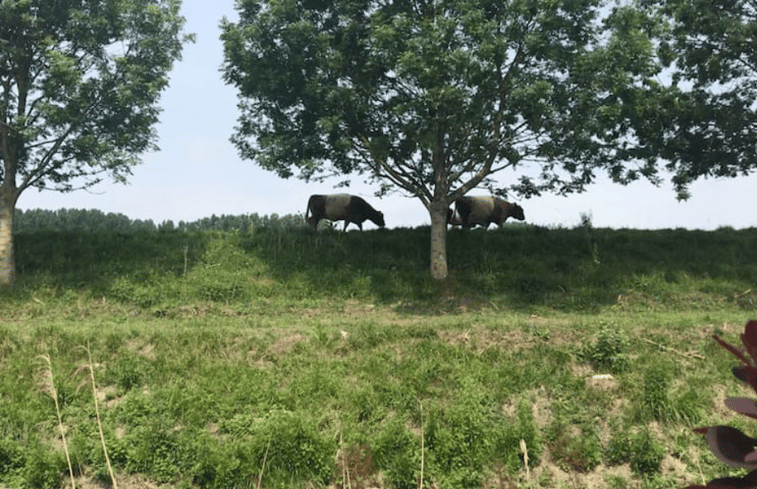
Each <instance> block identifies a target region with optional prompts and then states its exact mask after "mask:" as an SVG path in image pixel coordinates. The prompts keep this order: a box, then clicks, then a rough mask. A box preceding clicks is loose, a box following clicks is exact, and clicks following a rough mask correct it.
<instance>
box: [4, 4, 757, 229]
mask: <svg viewBox="0 0 757 489" xmlns="http://www.w3.org/2000/svg"><path fill="white" fill-rule="evenodd" d="M234 3H235V2H234V0H214V1H212V2H208V1H207V0H184V3H183V8H182V10H183V15H184V17H185V18H186V20H187V23H186V32H188V33H194V34H196V36H197V39H196V42H195V43H194V44H187V45H186V46H185V48H184V52H183V54H182V60H181V61H178V62H177V63H176V64H175V66H174V69H173V71H172V72H171V83H170V86H169V87H168V88H167V89H166V91H165V92H164V93H163V96H162V97H161V101H160V104H161V107H162V109H163V112H162V114H161V122H160V124H159V125H158V126H157V127H156V129H157V132H158V137H159V141H158V145H159V146H160V151H157V152H152V153H147V154H145V155H144V156H143V162H144V163H143V164H142V165H139V166H137V167H135V168H134V169H133V175H132V177H131V178H130V179H129V184H127V185H123V184H115V183H110V182H103V183H101V184H99V185H98V186H95V187H93V188H91V189H89V190H86V191H85V190H79V191H76V192H71V193H67V194H61V193H57V192H51V191H43V192H39V191H37V190H35V189H29V190H26V191H25V192H24V193H22V194H21V196H20V198H19V201H18V204H17V208H18V209H23V210H29V209H51V210H56V209H61V208H69V209H73V208H75V209H99V210H101V211H103V212H106V213H110V212H114V213H120V214H124V215H126V216H128V217H129V218H131V219H143V220H146V219H151V220H152V221H153V222H155V223H156V224H158V223H160V222H163V221H167V220H172V221H174V222H175V223H178V222H179V221H187V222H191V221H195V220H197V219H201V218H203V217H210V216H211V215H213V214H215V215H222V214H226V215H240V214H251V213H257V214H258V215H261V216H263V215H272V214H278V215H279V216H283V215H286V214H296V213H303V214H304V212H305V207H306V204H307V199H308V196H309V195H311V194H317V193H326V194H327V193H343V192H348V193H351V194H354V195H360V196H361V197H363V198H365V199H366V200H367V201H368V202H369V203H371V204H372V205H373V207H375V208H377V209H378V210H380V211H382V212H383V213H384V217H385V221H386V224H387V227H389V228H394V227H416V226H421V225H428V224H429V223H430V222H431V220H430V218H429V215H428V212H427V211H426V209H425V207H424V206H423V204H422V203H421V202H420V200H419V199H417V198H410V197H407V196H405V195H403V194H401V193H399V192H397V193H394V194H391V195H388V196H384V197H382V198H381V199H379V198H377V197H375V195H374V194H375V191H376V189H377V187H375V186H370V185H368V184H366V183H365V182H362V181H361V180H360V179H359V177H358V178H357V179H354V180H353V183H352V185H351V186H350V187H349V188H347V189H343V188H334V185H335V184H336V183H337V180H334V181H330V182H329V181H327V182H324V183H306V182H303V181H301V180H297V179H295V178H290V179H286V180H285V179H281V178H279V177H278V176H276V174H274V173H271V172H268V171H266V170H263V169H262V168H259V167H257V166H256V165H255V163H254V162H252V161H248V160H242V159H241V158H240V157H239V155H238V154H237V151H236V148H235V147H234V146H233V145H232V143H231V142H230V140H229V139H230V137H231V135H232V134H233V132H234V126H235V125H236V121H237V118H238V116H239V112H238V109H237V93H236V90H235V88H234V87H232V86H229V85H226V84H224V82H223V80H222V78H221V71H220V68H221V66H222V62H223V47H222V44H221V41H220V40H219V35H220V27H219V24H220V21H221V19H222V18H223V17H224V16H225V17H226V18H228V19H230V20H232V21H235V20H236V19H237V15H236V12H235V10H234ZM497 175H498V176H497V180H498V181H499V182H500V183H501V185H502V187H506V186H508V185H510V184H511V183H514V182H515V181H516V180H517V175H516V174H513V173H499V174H497ZM755 189H757V175H751V176H748V177H737V178H733V179H704V180H699V181H697V182H695V183H694V184H693V185H692V186H691V189H690V190H691V194H692V197H691V198H690V199H689V200H688V201H685V202H679V201H677V200H676V196H675V192H674V191H673V189H672V186H671V185H670V183H669V179H668V181H667V182H666V183H665V184H663V185H661V186H659V187H656V186H654V185H652V184H651V183H648V182H646V181H639V182H635V183H633V184H630V185H628V186H625V187H624V186H621V185H618V184H613V183H611V182H610V181H609V180H607V179H605V178H599V179H598V180H597V182H596V183H595V184H593V185H592V186H590V187H589V188H588V190H587V191H586V192H584V193H582V194H575V195H571V196H568V197H559V196H554V195H544V196H540V197H534V198H531V199H528V200H519V199H517V198H513V199H512V200H514V201H516V202H518V203H519V204H520V205H521V206H522V207H523V208H524V210H525V215H526V222H527V223H530V224H533V225H539V226H564V227H573V226H576V225H578V224H579V223H580V222H581V219H582V216H587V217H590V218H591V222H592V224H593V225H594V226H595V227H609V228H616V229H619V228H635V229H666V228H687V229H703V230H714V229H717V228H719V227H726V226H730V227H733V228H736V229H741V228H748V227H754V226H757V213H756V212H755V211H754V208H753V207H752V205H754V204H751V205H748V204H747V200H748V197H749V196H750V195H754V192H755ZM485 193H486V191H485V190H473V191H471V192H470V194H471V195H483V194H485ZM373 227H374V226H373V223H371V222H370V221H366V223H365V226H364V228H365V229H371V228H373ZM353 228H354V226H353Z"/></svg>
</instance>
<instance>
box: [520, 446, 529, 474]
mask: <svg viewBox="0 0 757 489" xmlns="http://www.w3.org/2000/svg"><path fill="white" fill-rule="evenodd" d="M520 453H522V454H523V465H525V466H526V480H527V481H529V482H530V481H531V469H530V468H529V467H528V447H527V446H526V440H521V441H520Z"/></svg>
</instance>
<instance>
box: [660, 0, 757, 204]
mask: <svg viewBox="0 0 757 489" xmlns="http://www.w3.org/2000/svg"><path fill="white" fill-rule="evenodd" d="M645 4H646V6H647V7H648V8H649V9H650V10H653V9H656V11H657V12H658V14H659V15H660V16H661V18H662V19H664V20H666V21H667V22H668V25H669V29H668V30H667V31H666V32H665V33H664V34H666V35H665V36H663V37H662V38H661V39H662V42H661V43H660V44H659V47H660V54H661V59H662V60H663V62H664V63H665V65H666V67H667V69H668V71H667V74H668V75H669V77H670V80H671V86H672V88H674V89H676V90H677V91H676V92H674V93H673V92H671V98H669V103H667V104H663V105H662V107H663V108H664V115H663V117H665V118H666V119H667V121H668V122H667V124H666V125H665V128H664V130H663V131H661V132H659V133H658V134H656V135H655V136H656V137H651V138H649V139H648V140H647V141H646V142H647V143H649V144H650V145H651V146H654V147H656V148H658V149H657V151H658V152H659V154H660V155H662V156H663V157H664V158H665V159H667V160H668V165H667V166H668V168H669V169H670V170H671V171H672V172H673V173H674V180H673V181H674V183H675V185H676V188H677V190H678V192H679V195H680V197H682V198H686V197H688V190H687V189H688V185H689V183H690V182H692V181H694V180H696V179H698V178H700V177H709V176H713V177H734V176H738V175H745V174H748V173H751V172H753V171H754V170H755V168H757V104H756V103H755V101H756V100H757V2H755V1H754V0H652V1H647V2H645Z"/></svg>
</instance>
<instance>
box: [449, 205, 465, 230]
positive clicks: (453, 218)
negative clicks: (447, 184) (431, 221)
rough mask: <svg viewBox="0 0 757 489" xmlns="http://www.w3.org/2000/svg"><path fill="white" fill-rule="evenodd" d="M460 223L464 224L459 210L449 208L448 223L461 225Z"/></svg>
mask: <svg viewBox="0 0 757 489" xmlns="http://www.w3.org/2000/svg"><path fill="white" fill-rule="evenodd" d="M460 224H462V223H461V222H460V215H459V214H458V213H457V212H455V211H453V210H452V208H451V207H450V208H449V209H447V225H448V226H459V225H460Z"/></svg>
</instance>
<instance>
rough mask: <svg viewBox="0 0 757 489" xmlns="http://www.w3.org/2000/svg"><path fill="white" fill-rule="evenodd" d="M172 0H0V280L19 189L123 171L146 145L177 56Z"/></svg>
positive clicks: (10, 271) (9, 262) (9, 256)
mask: <svg viewBox="0 0 757 489" xmlns="http://www.w3.org/2000/svg"><path fill="white" fill-rule="evenodd" d="M179 7H180V1H179V0H107V1H102V0H56V1H53V2H51V1H47V0H0V284H2V283H6V284H7V283H12V282H13V280H14V268H15V267H14V264H13V244H12V229H13V227H12V219H13V210H14V208H15V205H16V202H17V200H18V197H19V195H20V194H21V193H22V192H23V191H24V190H26V189H28V188H32V187H35V188H38V189H52V190H58V191H70V190H74V189H76V188H82V187H87V186H90V185H93V184H95V183H97V182H98V181H100V179H102V178H103V176H105V175H110V176H111V177H113V178H115V179H116V180H123V179H124V178H125V177H126V176H128V175H129V174H130V168H131V167H132V166H133V165H134V164H136V163H138V162H139V155H140V154H142V153H144V152H145V151H147V150H152V149H155V148H156V140H157V136H156V133H155V131H154V125H155V124H156V122H158V116H159V113H160V108H159V106H158V101H159V97H160V94H161V92H162V91H163V90H164V89H165V88H166V86H167V84H168V73H169V71H170V70H171V68H172V66H173V63H174V61H175V60H177V59H179V57H180V54H181V49H182V44H183V43H184V42H186V41H188V40H190V38H191V36H186V35H184V34H183V32H182V31H183V27H184V19H183V18H182V17H181V16H180V15H179Z"/></svg>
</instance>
